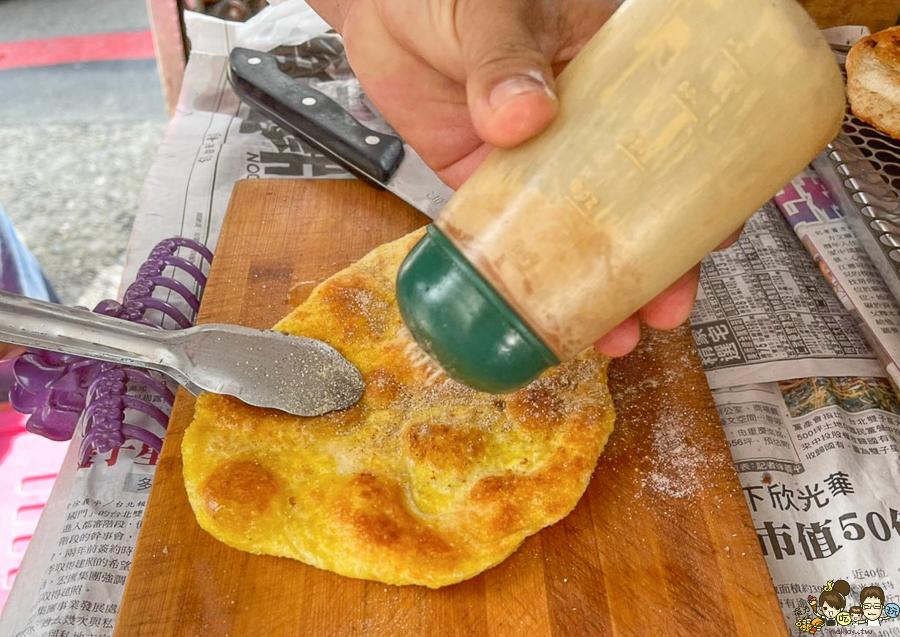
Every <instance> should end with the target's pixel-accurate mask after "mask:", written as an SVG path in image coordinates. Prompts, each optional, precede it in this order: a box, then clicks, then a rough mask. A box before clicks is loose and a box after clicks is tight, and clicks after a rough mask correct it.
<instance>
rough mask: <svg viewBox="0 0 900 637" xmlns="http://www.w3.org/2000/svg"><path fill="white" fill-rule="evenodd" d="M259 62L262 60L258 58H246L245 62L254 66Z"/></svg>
mask: <svg viewBox="0 0 900 637" xmlns="http://www.w3.org/2000/svg"><path fill="white" fill-rule="evenodd" d="M260 62H262V60H261V59H260V58H247V64H249V65H250V66H256V65H257V64H259V63H260Z"/></svg>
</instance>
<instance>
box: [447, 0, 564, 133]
mask: <svg viewBox="0 0 900 637" xmlns="http://www.w3.org/2000/svg"><path fill="white" fill-rule="evenodd" d="M463 4H464V5H466V6H467V9H466V11H467V15H465V16H460V20H459V23H458V24H459V31H458V33H459V38H460V44H461V47H462V53H463V57H464V61H465V66H466V95H467V99H468V105H469V111H470V113H471V117H472V124H473V125H474V126H475V130H476V132H477V133H478V135H479V136H480V137H481V138H482V139H483V140H484V141H486V142H487V143H489V144H491V145H493V146H500V147H502V148H509V147H511V146H516V145H518V144H521V143H522V142H524V141H526V140H528V139H530V138H531V137H534V136H535V135H537V134H538V133H539V132H541V131H542V130H544V128H546V127H547V125H549V124H550V122H551V121H553V118H554V117H556V112H557V110H558V106H559V105H558V103H557V100H556V95H555V93H554V83H553V71H552V69H551V67H550V63H549V60H548V56H547V54H546V53H545V52H544V48H543V47H542V46H541V44H540V41H539V38H541V37H546V32H545V31H544V29H543V28H542V27H541V24H542V22H543V21H542V20H541V17H540V16H539V15H534V13H535V10H529V9H528V6H532V7H533V6H534V5H535V4H537V3H525V2H521V1H520V0H519V1H517V0H499V1H498V0H493V1H492V2H476V3H463Z"/></svg>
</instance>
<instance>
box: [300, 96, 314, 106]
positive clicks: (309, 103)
mask: <svg viewBox="0 0 900 637" xmlns="http://www.w3.org/2000/svg"><path fill="white" fill-rule="evenodd" d="M300 103H301V104H303V105H304V106H312V105H313V104H315V103H316V98H315V97H304V98H303V99H302V100H300Z"/></svg>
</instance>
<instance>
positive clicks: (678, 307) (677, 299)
mask: <svg viewBox="0 0 900 637" xmlns="http://www.w3.org/2000/svg"><path fill="white" fill-rule="evenodd" d="M699 283H700V266H699V265H696V266H694V267H693V268H691V269H690V270H688V271H687V272H685V273H684V274H683V275H682V276H681V277H680V278H679V279H678V280H677V281H675V283H673V284H672V285H670V286H669V287H667V288H666V289H665V290H663V292H662V294H660V295H659V296H657V297H656V298H655V299H653V300H652V301H650V302H649V303H647V305H645V306H644V307H642V308H641V310H640V311H639V312H638V316H640V317H641V320H643V321H644V322H645V323H646V324H647V325H649V326H650V327H653V328H656V329H658V330H671V329H675V328H676V327H678V326H679V325H681V324H682V323H684V322H685V321H686V320H688V317H689V316H690V315H691V308H692V307H694V299H696V298H697V286H698V284H699Z"/></svg>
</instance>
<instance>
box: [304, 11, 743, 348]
mask: <svg viewBox="0 0 900 637" xmlns="http://www.w3.org/2000/svg"><path fill="white" fill-rule="evenodd" d="M620 3H621V0H555V1H554V0H483V1H479V0H344V1H341V0H310V4H311V5H312V6H313V8H315V9H316V11H318V12H319V13H320V14H321V15H322V16H323V17H324V18H325V19H326V20H327V21H328V22H329V23H330V24H331V25H332V26H333V27H335V28H336V29H337V30H338V31H339V32H340V33H341V34H342V35H343V36H344V44H345V47H346V51H347V57H348V59H349V61H350V65H351V66H352V67H353V70H354V72H355V73H356V75H357V77H358V78H359V81H360V84H361V85H362V87H363V88H364V89H365V91H366V94H367V95H368V96H369V98H370V99H371V100H372V102H373V103H374V104H375V105H376V106H377V107H378V109H379V110H380V111H381V113H382V115H384V117H385V118H386V119H387V120H388V121H389V122H390V123H391V125H392V126H393V127H394V128H395V129H396V130H397V132H398V133H400V135H401V136H402V137H403V138H404V139H405V140H406V141H407V142H408V143H409V144H410V145H412V146H413V147H414V148H415V149H416V150H417V151H418V153H419V155H421V157H422V159H423V160H424V161H425V162H426V163H427V164H428V165H429V166H430V167H431V168H432V169H433V170H434V171H435V172H436V173H437V174H438V176H439V177H440V178H441V179H442V180H443V181H444V182H445V183H447V184H448V185H449V186H451V187H452V188H458V187H459V186H460V185H461V184H462V183H463V182H464V181H465V180H466V178H467V177H468V176H469V175H470V174H472V172H473V171H474V170H475V168H476V167H477V166H478V165H479V164H480V163H481V161H482V160H483V159H484V158H485V157H486V156H487V154H488V153H489V152H490V151H491V149H492V148H493V147H500V148H510V147H513V146H517V145H518V144H521V143H523V142H525V141H527V140H528V139H530V138H532V137H534V136H535V135H537V134H538V133H540V132H541V131H542V130H544V128H546V127H547V125H548V124H550V122H551V121H552V120H553V118H554V117H555V116H556V113H557V108H558V104H557V100H556V96H555V94H554V78H555V77H556V75H557V74H558V73H559V72H560V71H561V70H562V69H563V68H564V67H565V66H566V64H567V63H568V62H569V61H570V60H571V59H572V58H573V57H574V56H575V54H576V53H578V51H579V50H580V49H581V47H582V46H584V44H585V43H587V41H588V40H589V39H590V38H591V37H592V36H593V35H594V33H595V32H596V31H597V29H599V28H600V26H601V25H602V24H603V23H604V22H606V20H607V19H609V17H610V16H611V15H612V13H613V12H614V11H615V10H616V8H618V5H619V4H620ZM738 235H739V233H736V234H735V235H734V236H733V237H732V238H730V239H729V241H728V242H726V244H724V245H728V244H729V243H731V242H733V241H734V240H735V239H736V238H737V236H738ZM699 277H700V270H699V266H697V267H695V268H693V269H692V270H691V271H690V272H688V273H686V274H685V275H684V276H682V277H681V278H680V279H679V280H678V281H676V282H675V283H674V284H672V285H671V286H670V287H669V288H668V289H666V290H665V291H664V292H663V293H662V294H660V295H659V296H658V297H657V298H655V299H654V300H652V301H651V302H650V303H648V304H647V305H646V306H644V307H643V308H642V309H641V310H639V311H638V312H637V314H635V315H634V316H632V317H630V318H629V319H627V320H625V321H624V322H623V323H622V324H620V325H619V326H618V327H616V328H614V329H613V330H612V331H611V332H609V333H608V334H607V335H606V336H604V337H603V338H601V339H600V340H599V341H598V342H597V343H596V345H595V347H596V348H597V349H598V350H599V351H601V352H603V353H605V354H607V355H609V356H623V355H625V354H627V353H628V352H630V351H631V350H632V349H634V347H636V346H637V343H638V341H639V340H640V322H641V321H643V322H645V323H646V324H648V325H650V326H651V327H654V328H657V329H672V328H675V327H677V326H679V325H681V324H682V323H684V322H685V321H686V320H687V318H688V316H689V314H690V311H691V307H692V306H693V303H694V298H695V296H696V293H697V284H698V281H699Z"/></svg>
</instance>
